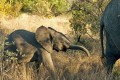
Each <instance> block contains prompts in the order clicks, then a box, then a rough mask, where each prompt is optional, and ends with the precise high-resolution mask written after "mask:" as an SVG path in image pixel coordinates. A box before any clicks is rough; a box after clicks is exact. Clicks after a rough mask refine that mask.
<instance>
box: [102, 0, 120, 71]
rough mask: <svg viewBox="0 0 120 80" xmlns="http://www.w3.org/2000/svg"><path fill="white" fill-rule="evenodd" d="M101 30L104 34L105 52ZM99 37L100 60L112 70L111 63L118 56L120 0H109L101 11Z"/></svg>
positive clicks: (119, 52) (119, 46) (119, 49)
mask: <svg viewBox="0 0 120 80" xmlns="http://www.w3.org/2000/svg"><path fill="white" fill-rule="evenodd" d="M103 31H104V32H105V35H106V52H105V53H104V46H103ZM100 37H101V45H102V62H103V64H104V65H105V66H106V67H107V70H108V72H112V68H113V65H114V64H115V62H116V61H117V60H118V59H119V58H120V0H111V1H110V3H109V4H108V5H107V7H106V9H105V11H104V12H103V16H102V18H101V24H100ZM104 60H105V61H104Z"/></svg>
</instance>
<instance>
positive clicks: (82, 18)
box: [70, 0, 108, 35]
mask: <svg viewBox="0 0 120 80" xmlns="http://www.w3.org/2000/svg"><path fill="white" fill-rule="evenodd" d="M105 3H108V0H107V1H106V0H104V1H103V0H96V1H91V2H90V1H80V2H79V0H78V1H76V2H74V3H73V4H72V7H71V9H72V18H71V20H70V23H71V28H72V29H73V30H74V32H75V33H76V34H78V35H83V34H85V33H86V32H87V28H89V29H90V30H91V31H92V33H93V34H96V33H98V32H99V31H98V30H99V22H100V16H101V13H102V11H103V9H104V7H105ZM87 25H89V26H87Z"/></svg>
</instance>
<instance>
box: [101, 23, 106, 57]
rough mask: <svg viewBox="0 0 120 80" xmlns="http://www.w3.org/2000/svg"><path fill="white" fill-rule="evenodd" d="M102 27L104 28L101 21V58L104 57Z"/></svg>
mask: <svg viewBox="0 0 120 80" xmlns="http://www.w3.org/2000/svg"><path fill="white" fill-rule="evenodd" d="M103 28H104V24H103V22H102V21H101V24H100V40H101V49H102V56H101V58H104V57H105V54H104V43H103Z"/></svg>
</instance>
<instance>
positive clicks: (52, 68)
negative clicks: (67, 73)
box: [40, 49, 58, 80]
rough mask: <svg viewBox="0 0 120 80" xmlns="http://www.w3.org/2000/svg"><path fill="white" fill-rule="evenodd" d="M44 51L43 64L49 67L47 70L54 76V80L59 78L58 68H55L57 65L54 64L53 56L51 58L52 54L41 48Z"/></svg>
mask: <svg viewBox="0 0 120 80" xmlns="http://www.w3.org/2000/svg"><path fill="white" fill-rule="evenodd" d="M40 50H41V52H42V59H43V64H44V66H45V67H46V68H47V70H48V71H49V72H50V74H51V76H52V78H53V79H54V80H58V76H57V74H56V70H55V66H54V64H53V61H52V58H51V54H50V53H48V52H47V51H46V50H44V49H40Z"/></svg>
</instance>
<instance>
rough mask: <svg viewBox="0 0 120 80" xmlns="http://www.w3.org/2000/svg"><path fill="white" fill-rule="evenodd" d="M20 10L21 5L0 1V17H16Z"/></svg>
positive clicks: (5, 0)
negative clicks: (0, 15)
mask: <svg viewBox="0 0 120 80" xmlns="http://www.w3.org/2000/svg"><path fill="white" fill-rule="evenodd" d="M21 8H22V4H21V3H20V2H18V1H14V0H9V1H8V0H1V3H0V13H1V14H2V15H11V16H17V15H19V12H20V10H21Z"/></svg>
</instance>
